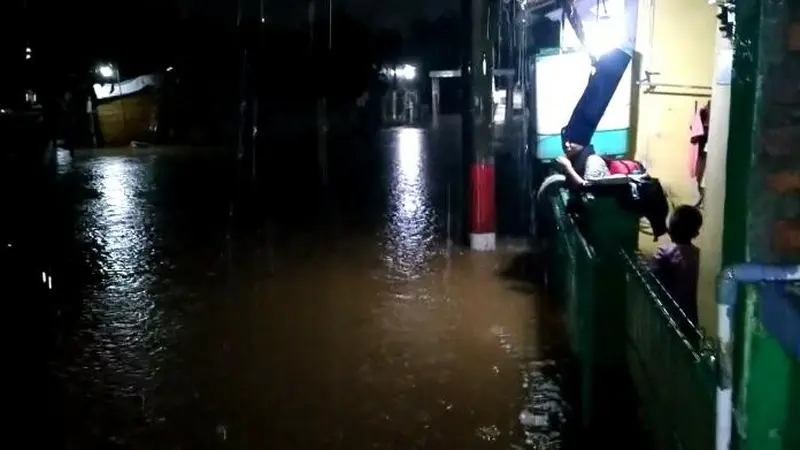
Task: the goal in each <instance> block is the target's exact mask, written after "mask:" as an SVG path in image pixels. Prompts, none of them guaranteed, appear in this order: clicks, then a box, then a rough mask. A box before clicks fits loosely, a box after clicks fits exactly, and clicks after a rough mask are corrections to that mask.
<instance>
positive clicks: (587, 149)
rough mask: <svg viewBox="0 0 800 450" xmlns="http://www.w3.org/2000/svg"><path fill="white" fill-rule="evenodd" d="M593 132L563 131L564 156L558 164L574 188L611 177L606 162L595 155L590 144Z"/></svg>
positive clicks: (557, 159)
mask: <svg viewBox="0 0 800 450" xmlns="http://www.w3.org/2000/svg"><path fill="white" fill-rule="evenodd" d="M591 138H592V130H589V129H587V130H582V129H580V128H579V129H577V130H576V129H568V128H567V127H564V128H562V129H561V145H562V148H563V149H564V155H563V156H559V157H557V158H556V163H557V164H558V165H559V166H561V170H562V171H563V172H564V175H565V176H566V177H567V183H568V184H569V185H572V186H584V185H586V184H587V182H590V181H594V180H599V179H602V178H606V177H608V176H610V175H611V172H610V171H609V170H608V165H607V164H606V161H605V160H604V159H603V158H602V157H601V156H600V155H598V154H596V153H595V151H594V147H593V146H592V145H591V144H590V143H589V142H590V141H591Z"/></svg>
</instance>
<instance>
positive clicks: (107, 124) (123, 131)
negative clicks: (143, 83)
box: [97, 92, 158, 146]
mask: <svg viewBox="0 0 800 450" xmlns="http://www.w3.org/2000/svg"><path fill="white" fill-rule="evenodd" d="M157 105H158V99H157V97H156V95H155V94H153V93H146V92H145V93H139V94H135V95H131V96H128V97H123V98H121V99H116V100H111V101H109V102H107V103H104V104H102V105H99V106H98V107H97V118H98V123H99V125H100V133H102V136H103V140H104V142H105V143H106V145H112V146H113V145H128V144H130V142H131V141H134V140H136V141H146V140H148V139H149V138H150V136H151V135H152V134H153V127H154V126H155V125H156V123H155V118H156V117H155V114H156V112H157V109H156V108H157Z"/></svg>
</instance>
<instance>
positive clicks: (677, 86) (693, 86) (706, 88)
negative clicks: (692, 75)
mask: <svg viewBox="0 0 800 450" xmlns="http://www.w3.org/2000/svg"><path fill="white" fill-rule="evenodd" d="M640 84H641V85H644V86H645V88H646V89H656V88H659V87H665V88H673V89H696V90H701V91H710V90H711V86H700V85H696V84H673V83H640Z"/></svg>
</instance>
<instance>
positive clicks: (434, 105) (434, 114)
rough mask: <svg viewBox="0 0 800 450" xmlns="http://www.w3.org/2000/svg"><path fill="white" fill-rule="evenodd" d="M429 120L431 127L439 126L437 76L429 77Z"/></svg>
mask: <svg viewBox="0 0 800 450" xmlns="http://www.w3.org/2000/svg"><path fill="white" fill-rule="evenodd" d="M431 121H432V125H433V128H438V127H439V78H431Z"/></svg>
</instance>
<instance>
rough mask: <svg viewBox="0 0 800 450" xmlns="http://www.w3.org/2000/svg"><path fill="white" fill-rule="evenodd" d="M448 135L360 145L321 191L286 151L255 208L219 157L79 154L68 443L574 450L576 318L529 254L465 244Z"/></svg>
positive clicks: (65, 239) (333, 166)
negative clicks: (572, 340) (569, 362)
mask: <svg viewBox="0 0 800 450" xmlns="http://www.w3.org/2000/svg"><path fill="white" fill-rule="evenodd" d="M433 140H435V139H434V138H433V137H432V136H429V135H428V134H427V133H426V132H423V131H422V130H415V129H394V130H385V131H382V132H380V133H378V134H377V135H374V136H367V137H358V138H348V140H346V141H343V142H340V143H338V144H334V145H332V147H331V150H330V158H329V161H330V164H329V167H328V175H327V176H328V177H329V180H328V184H326V185H321V183H320V181H319V176H318V171H317V169H316V166H315V165H314V164H313V161H312V159H310V158H313V157H314V151H313V149H312V150H311V151H306V150H308V149H304V148H303V146H305V145H307V144H304V143H302V142H300V141H297V142H294V143H292V142H290V141H288V140H285V139H284V140H283V141H280V140H279V139H277V138H276V140H275V141H274V142H275V145H276V147H277V146H279V144H280V146H281V148H286V150H285V151H283V152H280V153H277V152H276V153H273V155H277V156H272V157H271V158H270V159H269V160H268V161H266V162H265V163H264V164H262V165H260V166H259V169H258V171H257V176H258V178H259V179H260V180H261V181H260V185H261V186H262V188H261V190H262V192H261V193H260V194H259V195H255V196H252V195H251V196H243V195H241V193H240V191H239V190H238V189H236V188H235V186H238V185H241V184H242V177H247V176H250V175H251V174H250V173H249V172H248V173H245V174H242V173H239V174H238V175H234V173H235V171H234V170H233V169H232V166H231V165H230V164H228V163H227V161H228V160H227V159H226V158H224V155H223V154H221V153H218V152H210V151H202V152H201V151H196V152H194V151H164V152H148V154H145V155H141V156H136V155H133V156H132V155H117V156H115V155H109V154H101V155H94V156H92V155H85V156H80V155H79V156H77V157H76V158H75V159H70V158H69V156H68V155H66V154H60V155H59V162H58V167H57V171H58V177H59V181H58V183H59V188H58V195H57V198H56V200H55V203H56V204H57V205H58V206H59V208H58V209H57V213H56V216H57V219H54V220H56V221H57V223H58V227H57V228H58V231H57V232H55V233H56V235H57V236H56V238H55V240H56V241H58V243H57V244H54V245H55V247H54V248H58V249H59V250H58V251H59V255H60V256H59V261H60V262H59V263H58V265H57V269H55V270H54V276H53V277H54V279H53V282H54V284H55V285H56V287H58V288H60V289H61V290H60V291H59V292H60V298H59V299H58V300H57V302H58V304H57V305H56V308H55V310H56V311H55V312H54V313H53V314H54V317H56V319H55V320H56V321H57V326H56V329H57V333H56V337H55V338H54V343H53V349H52V351H51V352H50V356H49V363H50V367H51V370H52V371H54V372H55V373H57V375H58V382H57V383H56V385H57V388H56V389H57V392H58V394H57V395H55V396H51V398H50V400H49V404H48V409H50V410H52V411H53V412H54V413H55V414H54V416H55V417H56V418H55V419H53V420H55V421H56V423H55V424H54V426H55V427H57V428H56V429H58V430H59V431H60V430H63V437H62V439H61V441H62V443H63V447H64V448H69V449H101V448H102V449H105V448H127V449H139V448H147V449H162V448H163V449H203V448H232V449H278V448H287V449H288V448H293V449H323V448H325V449H334V448H341V449H348V450H356V449H384V448H385V449H389V448H397V449H412V448H421V449H422V448H424V449H453V448H470V449H473V448H474V449H482V448H486V449H495V448H504V449H507V448H535V449H556V448H561V444H560V439H561V434H560V430H561V427H562V426H563V425H564V424H563V422H564V421H565V420H566V417H565V416H564V415H565V414H567V411H568V409H567V408H566V407H565V405H564V403H563V399H562V398H561V397H562V396H561V391H560V383H561V381H560V378H559V377H560V375H559V370H558V368H557V367H556V366H555V365H554V361H553V360H551V359H550V358H551V356H552V355H554V354H557V353H558V349H559V347H560V343H561V339H560V336H559V332H558V329H559V327H558V323H557V320H556V319H555V318H554V317H553V316H552V315H551V314H549V313H548V312H547V310H546V307H545V306H544V305H543V304H542V303H543V302H541V301H540V299H539V297H538V290H537V289H536V287H535V286H533V285H532V284H531V283H530V282H529V280H528V273H529V272H530V270H532V269H531V267H529V266H528V265H527V264H528V262H527V258H526V257H525V255H524V254H523V253H522V249H521V247H520V246H519V245H516V244H513V245H512V244H504V243H502V242H501V246H500V247H501V248H500V250H499V251H498V252H496V253H493V254H474V253H469V252H464V251H462V250H460V249H458V248H457V247H455V246H453V245H451V244H450V243H449V240H448V232H449V231H448V230H452V221H453V220H456V219H455V218H454V217H453V213H452V209H453V206H452V203H453V201H454V200H453V190H454V187H453V185H452V183H451V182H450V181H449V180H450V179H451V177H450V176H448V171H450V170H452V168H453V165H452V158H451V156H450V155H451V154H452V152H454V151H456V150H455V149H454V147H453V146H452V145H444V144H442V143H441V140H440V142H439V143H438V144H436V145H434V144H432V143H431V141H433ZM289 144H291V145H289ZM309 154H310V155H311V156H310V157H309V156H308V155H309ZM235 177H239V181H238V182H237V181H236V179H235ZM526 430H527V432H526ZM57 434H58V433H57Z"/></svg>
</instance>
